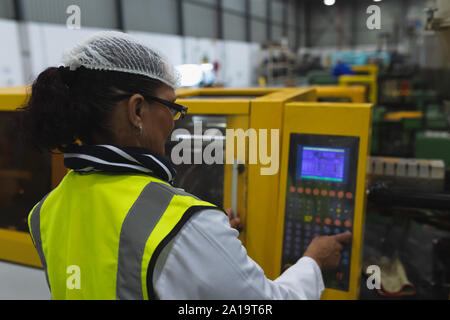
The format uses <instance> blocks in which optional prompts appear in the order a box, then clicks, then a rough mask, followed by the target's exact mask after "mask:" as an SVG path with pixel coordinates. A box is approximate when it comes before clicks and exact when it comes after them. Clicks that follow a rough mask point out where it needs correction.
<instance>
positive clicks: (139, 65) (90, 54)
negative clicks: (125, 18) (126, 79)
mask: <svg viewBox="0 0 450 320" xmlns="http://www.w3.org/2000/svg"><path fill="white" fill-rule="evenodd" d="M62 63H63V64H64V65H65V66H66V67H69V68H70V70H76V69H77V68H78V67H80V66H83V67H85V68H88V69H96V70H110V71H121V72H127V73H133V74H140V75H143V76H147V77H149V78H152V79H157V80H159V81H161V82H163V83H165V84H167V85H168V86H170V87H172V88H173V89H175V88H176V87H177V86H178V84H179V78H180V76H179V74H178V72H177V71H176V70H175V68H174V66H173V65H172V64H171V63H170V62H169V60H168V59H167V58H166V57H165V56H164V55H163V54H161V53H160V52H158V51H157V50H155V49H153V48H151V47H150V46H148V45H147V44H144V43H142V42H139V41H138V40H137V39H135V38H133V37H132V36H130V35H128V34H126V33H123V32H117V31H102V32H98V33H95V34H94V35H92V36H91V37H89V38H87V39H86V40H84V41H82V42H81V43H79V44H77V45H76V46H75V47H73V48H72V49H71V50H70V51H68V52H66V53H64V55H63V57H62Z"/></svg>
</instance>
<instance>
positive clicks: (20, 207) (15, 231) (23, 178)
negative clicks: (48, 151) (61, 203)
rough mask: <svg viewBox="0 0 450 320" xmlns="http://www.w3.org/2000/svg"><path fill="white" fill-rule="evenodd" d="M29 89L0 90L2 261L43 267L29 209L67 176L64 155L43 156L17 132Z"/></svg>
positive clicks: (0, 230) (0, 244)
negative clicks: (30, 226) (31, 231)
mask: <svg viewBox="0 0 450 320" xmlns="http://www.w3.org/2000/svg"><path fill="white" fill-rule="evenodd" d="M27 90H29V88H27V87H14V88H1V89H0V146H1V147H0V150H1V152H0V212H1V213H2V214H1V216H0V259H2V260H7V261H12V262H16V263H20V264H26V265H30V266H34V267H41V262H40V260H39V256H38V255H37V252H36V250H35V249H34V246H33V244H32V241H31V237H30V235H29V233H28V227H27V220H26V217H27V215H28V212H29V210H30V209H31V208H32V207H33V206H34V204H36V202H37V201H39V200H40V199H41V198H42V196H43V195H45V194H46V193H48V192H49V191H50V190H51V188H53V187H55V186H56V185H57V184H58V182H59V181H60V180H61V178H62V177H63V176H64V174H65V172H66V169H65V168H64V166H63V160H62V155H60V154H52V155H41V154H40V153H39V152H37V151H36V150H34V149H33V147H32V146H28V145H24V144H23V142H22V141H21V140H20V135H19V134H18V133H17V128H16V127H15V126H16V125H17V123H16V117H15V116H16V112H15V110H16V109H17V108H19V107H21V106H22V105H24V103H25V102H26V100H27Z"/></svg>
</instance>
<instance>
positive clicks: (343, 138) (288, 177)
mask: <svg viewBox="0 0 450 320" xmlns="http://www.w3.org/2000/svg"><path fill="white" fill-rule="evenodd" d="M371 107H372V105H370V104H343V103H334V104H333V103H303V102H297V103H288V104H286V107H285V112H284V118H283V119H284V120H283V146H282V157H281V175H280V191H279V210H278V211H279V213H280V214H279V215H278V224H277V230H276V233H275V239H274V240H275V243H276V254H275V258H274V259H273V263H274V265H273V268H274V269H276V270H277V271H278V274H280V272H283V271H284V270H285V269H286V268H288V267H289V266H290V265H291V264H293V263H295V262H296V261H297V259H299V258H300V257H301V256H302V255H303V253H304V251H305V250H306V248H307V246H308V244H309V243H310V242H311V240H312V239H313V238H314V237H315V236H319V235H332V234H337V233H341V232H345V231H351V232H352V233H353V237H352V241H351V243H350V244H348V245H346V246H345V248H344V251H343V253H342V260H341V262H340V266H339V268H338V270H335V271H331V272H324V279H325V286H326V290H325V292H324V294H323V297H322V298H323V299H357V298H358V295H359V288H360V275H361V265H362V241H363V235H362V232H363V230H364V213H365V197H366V192H365V191H366V165H367V162H368V155H369V146H370V127H371Z"/></svg>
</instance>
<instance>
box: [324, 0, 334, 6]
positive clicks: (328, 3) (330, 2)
mask: <svg viewBox="0 0 450 320" xmlns="http://www.w3.org/2000/svg"><path fill="white" fill-rule="evenodd" d="M323 3H324V4H325V5H326V6H332V5H334V4H335V3H336V0H323Z"/></svg>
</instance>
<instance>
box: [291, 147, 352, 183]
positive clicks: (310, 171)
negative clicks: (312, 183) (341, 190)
mask: <svg viewBox="0 0 450 320" xmlns="http://www.w3.org/2000/svg"><path fill="white" fill-rule="evenodd" d="M348 156H349V149H348V148H328V147H316V146H314V147H313V146H304V145H299V146H298V150H297V168H296V178H297V180H300V179H306V180H322V181H330V182H338V183H344V184H346V183H347V172H348Z"/></svg>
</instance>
